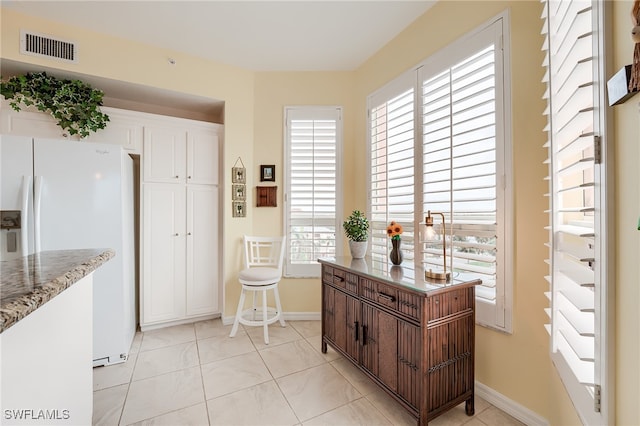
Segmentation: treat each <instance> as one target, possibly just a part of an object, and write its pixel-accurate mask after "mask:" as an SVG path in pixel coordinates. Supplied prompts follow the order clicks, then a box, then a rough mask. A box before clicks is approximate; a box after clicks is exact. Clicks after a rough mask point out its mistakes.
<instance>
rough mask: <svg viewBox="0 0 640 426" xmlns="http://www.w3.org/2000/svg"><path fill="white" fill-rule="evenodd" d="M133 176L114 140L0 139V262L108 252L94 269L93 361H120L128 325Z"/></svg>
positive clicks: (131, 319)
mask: <svg viewBox="0 0 640 426" xmlns="http://www.w3.org/2000/svg"><path fill="white" fill-rule="evenodd" d="M133 173H134V164H133V160H132V159H131V158H130V157H129V155H128V154H127V153H126V152H125V151H124V150H123V149H122V147H120V146H118V145H107V144H97V143H91V142H73V141H65V140H52V139H38V138H35V139H34V138H28V137H21V136H7V135H1V136H0V176H1V184H0V215H1V217H0V219H1V220H0V223H1V226H0V240H1V241H0V261H3V260H8V259H12V258H18V257H21V256H24V255H27V254H31V253H35V252H39V251H47V250H66V249H82V248H111V249H113V250H115V252H116V255H115V257H114V258H113V259H111V260H110V261H108V262H107V263H105V264H104V265H103V266H102V267H101V268H98V269H97V270H96V271H95V273H94V279H93V282H94V288H93V358H94V361H93V363H94V366H99V365H109V364H115V363H119V362H123V361H125V360H126V358H127V356H128V354H129V350H130V348H131V343H132V341H133V337H134V334H135V330H136V309H135V302H136V301H135V294H136V293H135V251H134V187H133V185H134V179H133Z"/></svg>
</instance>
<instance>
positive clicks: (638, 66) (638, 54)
mask: <svg viewBox="0 0 640 426" xmlns="http://www.w3.org/2000/svg"><path fill="white" fill-rule="evenodd" d="M631 22H632V23H633V29H632V30H631V39H632V40H633V42H634V43H635V46H634V49H633V63H632V66H631V78H630V79H629V92H637V91H640V0H636V1H635V2H634V3H633V8H632V9H631Z"/></svg>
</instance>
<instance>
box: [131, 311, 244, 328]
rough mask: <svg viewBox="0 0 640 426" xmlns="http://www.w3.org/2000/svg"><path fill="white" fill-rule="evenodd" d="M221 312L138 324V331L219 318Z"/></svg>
mask: <svg viewBox="0 0 640 426" xmlns="http://www.w3.org/2000/svg"><path fill="white" fill-rule="evenodd" d="M220 315H221V314H219V313H218V314H209V315H202V316H198V317H191V318H185V319H180V320H176V321H165V322H158V323H155V324H145V325H140V331H142V332H145V331H151V330H157V329H158V328H165V327H171V326H174V325H182V324H191V323H194V322H198V321H206V320H210V319H215V318H220ZM233 318H234V317H231V323H230V324H233Z"/></svg>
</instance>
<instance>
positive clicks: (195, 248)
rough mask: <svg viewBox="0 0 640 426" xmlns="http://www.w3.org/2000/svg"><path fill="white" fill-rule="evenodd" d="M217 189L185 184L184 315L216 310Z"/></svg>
mask: <svg viewBox="0 0 640 426" xmlns="http://www.w3.org/2000/svg"><path fill="white" fill-rule="evenodd" d="M218 246H219V240H218V188H217V187H215V186H209V185H207V186H205V185H189V186H188V187H187V294H186V297H187V306H186V309H187V316H195V315H205V314H213V313H216V312H218V311H219V300H218V288H219V287H218V262H219V260H218Z"/></svg>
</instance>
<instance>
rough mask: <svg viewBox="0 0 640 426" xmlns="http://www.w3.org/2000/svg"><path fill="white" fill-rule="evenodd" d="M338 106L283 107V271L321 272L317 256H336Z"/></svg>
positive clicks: (296, 273)
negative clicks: (284, 241) (285, 242)
mask: <svg viewBox="0 0 640 426" xmlns="http://www.w3.org/2000/svg"><path fill="white" fill-rule="evenodd" d="M341 141H342V109H341V108H338V107H287V108H285V157H286V170H285V174H286V176H285V212H286V213H285V232H286V235H287V255H286V262H285V275H286V276H295V277H319V276H320V265H319V264H318V262H317V260H318V258H320V257H333V256H336V255H339V254H340V253H339V251H340V245H339V244H337V243H336V232H340V231H341V229H342V228H340V226H341V222H339V218H341V217H342V208H341V203H340V201H339V200H341V199H342V197H341V195H340V188H341V187H342V185H341V184H340V175H339V170H340V150H341V146H342V143H341Z"/></svg>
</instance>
